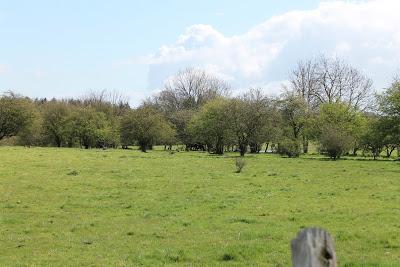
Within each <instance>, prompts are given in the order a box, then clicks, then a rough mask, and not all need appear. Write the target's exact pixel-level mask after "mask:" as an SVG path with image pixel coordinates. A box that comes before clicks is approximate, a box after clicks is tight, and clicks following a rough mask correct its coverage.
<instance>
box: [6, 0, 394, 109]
mask: <svg viewBox="0 0 400 267" xmlns="http://www.w3.org/2000/svg"><path fill="white" fill-rule="evenodd" d="M371 2H376V1H371ZM380 2H381V3H383V2H384V5H386V6H389V7H387V8H383V9H382V10H381V9H378V10H377V8H376V3H375V6H374V3H372V4H369V3H365V2H363V3H347V2H336V1H334V2H333V1H330V2H329V3H328V4H326V3H322V4H321V3H320V1H312V0H309V1H307V0H303V1H265V0H264V1H262V0H259V1H258V0H254V1H253V0H247V1H228V0H219V1H218V0H214V1H212V0H207V1H184V0H180V1H178V0H174V1H172V0H170V1H168V0H165V1H161V0H160V1H118V0H116V1H89V0H87V1H71V0H70V1H40V0H37V1H27V0H26V1H23V0H19V1H6V0H0V40H1V41H0V90H3V91H4V90H10V89H11V90H15V91H17V92H19V93H22V94H25V95H28V96H32V97H52V96H55V97H68V96H80V95H82V94H84V93H85V92H86V91H87V90H102V89H109V90H119V91H121V92H124V93H125V94H127V95H129V96H130V98H131V103H132V104H134V105H136V104H138V103H140V101H141V100H142V99H143V98H145V97H146V96H149V95H151V94H153V93H155V92H157V90H159V89H160V88H162V86H163V83H164V81H165V80H166V79H167V78H168V77H169V76H170V75H172V74H173V73H175V72H176V71H177V70H179V69H180V68H184V67H185V66H194V67H201V68H206V69H209V70H210V72H214V73H215V74H216V75H220V76H221V77H223V78H226V79H227V80H229V81H230V82H231V83H232V85H233V87H234V88H236V89H238V90H241V89H242V88H247V87H250V86H260V87H263V88H265V91H266V92H269V91H273V92H276V91H277V90H278V89H277V88H278V87H280V84H281V83H284V82H285V79H286V78H287V77H286V76H287V72H288V70H289V69H290V68H292V67H293V64H294V63H295V62H296V61H297V60H300V59H303V58H307V57H312V56H315V55H317V54H319V53H328V54H331V53H335V55H337V54H338V55H339V56H343V57H344V58H345V59H346V60H348V61H350V63H351V64H354V65H355V66H357V67H360V68H361V69H363V70H364V71H365V72H366V73H367V74H368V75H370V76H372V78H374V80H377V83H378V87H381V86H382V85H383V84H384V83H385V82H387V81H388V80H389V76H391V75H394V72H395V71H396V65H397V66H398V63H399V61H398V60H397V59H396V58H397V57H398V56H399V55H400V53H398V52H399V49H400V47H399V46H398V44H399V43H400V37H399V38H398V35H396V32H398V31H397V30H400V28H394V27H396V26H393V24H396V23H397V25H400V24H399V23H398V22H399V21H398V20H396V18H395V17H394V15H393V17H392V12H391V10H392V9H395V8H397V7H398V4H396V1H389V0H382V1H380ZM379 6H381V4H380V5H379ZM349 10H350V11H349ZM349 12H350V13H349ZM370 12H372V13H373V14H372V15H371V14H370ZM332 14H333V15H332ZM363 14H365V18H364V16H363ZM347 16H353V17H354V16H355V17H356V18H357V16H359V17H360V18H361V20H362V21H363V20H364V19H365V23H364V24H362V25H361V26H360V25H358V24H359V20H360V19H358V20H356V19H354V20H352V21H349V22H346V23H350V27H347V26H346V25H341V24H340V23H336V21H339V20H342V18H343V17H347ZM371 16H372V17H373V18H372V21H371V22H368V20H369V19H368V18H371ZM325 17H326V18H327V19H325ZM321 18H323V19H321ZM374 19H376V21H382V20H383V21H384V22H385V21H386V20H387V24H392V25H391V27H390V29H389V30H387V25H386V24H385V23H383V25H381V28H379V27H378V28H377V29H372V32H371V34H369V35H366V34H365V29H367V28H368V29H370V28H371V27H375V26H374V25H375V24H377V23H375V24H372V26H371V27H370V25H369V24H368V23H374V22H375V20H374ZM353 24H354V25H353ZM352 26H354V27H352ZM363 27H364V28H365V29H364V28H363ZM347 28H349V29H347ZM382 28H385V29H386V30H385V31H384V32H383V33H379V32H381V29H382ZM327 31H330V34H329V36H327V35H326V32H327ZM321 32H323V33H324V34H325V35H324V34H322V35H321ZM378 33H379V35H378V36H377V34H378ZM318 36H321V38H323V40H321V39H320V38H319V37H318ZM397 38H398V39H397ZM368 41H370V42H368ZM377 41H380V42H381V43H382V44H381V45H379V44H378V47H372V46H373V45H372V43H373V44H376V43H377ZM361 42H362V43H363V44H365V45H363V46H362V47H364V48H363V49H365V50H366V51H365V53H364V50H362V51H359V50H360V49H359V47H356V46H357V45H359V43H361ZM387 42H391V43H393V45H392V46H391V47H387V46H385V43H386V44H387ZM381 46H382V47H383V48H384V49H386V50H384V51H382V52H379V51H380V50H381V49H383V48H382V47H381ZM365 47H366V48H365ZM239 48H241V49H239ZM352 49H356V50H352ZM349 50H350V51H349ZM354 51H358V52H357V53H350V52H354ZM361 52H363V53H361ZM346 53H347V54H346ZM365 57H368V58H373V59H374V60H375V61H374V62H375V63H373V62H372V63H371V62H364V61H365V59H364V58H365ZM393 58H394V59H393ZM390 60H391V61H390ZM393 60H394V61H393ZM389 61H390V62H389ZM382 66H386V67H385V69H384V70H385V73H386V74H384V73H383V70H382V68H383V67H382ZM376 70H380V71H381V72H382V75H378V76H377V77H374V75H376V74H374V75H371V74H373V73H375V71H376Z"/></svg>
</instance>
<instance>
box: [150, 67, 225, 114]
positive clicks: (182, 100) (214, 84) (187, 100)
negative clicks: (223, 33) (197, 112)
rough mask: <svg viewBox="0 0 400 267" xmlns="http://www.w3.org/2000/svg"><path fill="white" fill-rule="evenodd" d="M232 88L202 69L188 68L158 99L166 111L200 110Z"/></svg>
mask: <svg viewBox="0 0 400 267" xmlns="http://www.w3.org/2000/svg"><path fill="white" fill-rule="evenodd" d="M229 91H230V86H229V85H228V84H227V83H226V82H225V81H223V80H221V79H218V78H217V77H215V76H213V75H211V74H209V73H207V72H206V71H204V70H201V69H195V68H187V69H185V70H183V71H180V72H178V73H177V74H176V75H175V76H173V77H172V78H171V79H170V80H169V81H168V82H167V83H166V85H165V89H164V90H163V91H162V92H161V93H160V94H159V95H158V97H157V98H156V101H157V104H158V105H159V106H160V107H161V108H162V109H163V110H164V111H168V112H171V111H177V110H185V109H198V108H200V107H201V106H202V105H204V104H205V103H207V102H208V101H210V100H212V99H215V98H217V97H221V96H222V97H224V96H227V95H228V94H229Z"/></svg>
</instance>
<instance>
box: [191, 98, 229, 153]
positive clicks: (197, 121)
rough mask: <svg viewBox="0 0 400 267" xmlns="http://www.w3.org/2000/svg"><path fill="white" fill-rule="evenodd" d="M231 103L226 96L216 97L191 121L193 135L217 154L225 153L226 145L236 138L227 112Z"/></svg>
mask: <svg viewBox="0 0 400 267" xmlns="http://www.w3.org/2000/svg"><path fill="white" fill-rule="evenodd" d="M230 103H231V102H230V101H229V100H227V99H224V98H217V99H214V100H212V101H210V102H208V103H207V104H205V105H204V106H203V107H202V108H201V110H200V111H199V112H198V113H197V114H195V115H194V116H193V118H192V120H191V122H190V126H189V127H190V132H191V133H192V134H193V136H195V138H196V139H197V140H198V142H200V143H203V144H206V145H207V146H208V150H209V151H211V150H214V151H215V153H216V154H223V153H224V146H225V145H226V144H228V143H229V142H230V140H232V139H233V138H234V137H233V132H232V122H231V120H230V117H229V116H230V115H229V114H228V112H227V111H228V110H229V105H230Z"/></svg>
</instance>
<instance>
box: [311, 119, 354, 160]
mask: <svg viewBox="0 0 400 267" xmlns="http://www.w3.org/2000/svg"><path fill="white" fill-rule="evenodd" d="M319 142H320V145H321V147H320V150H321V151H322V152H323V153H326V154H327V155H328V156H329V157H330V158H331V159H338V158H340V156H342V155H344V154H346V153H348V152H349V150H350V149H351V147H352V144H353V142H354V138H353V137H352V136H351V135H349V134H348V133H346V132H344V131H342V130H340V129H338V128H337V127H334V126H333V125H331V124H329V125H325V126H324V128H323V131H322V133H321V134H320V136H319Z"/></svg>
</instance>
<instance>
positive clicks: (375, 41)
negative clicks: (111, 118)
mask: <svg viewBox="0 0 400 267" xmlns="http://www.w3.org/2000/svg"><path fill="white" fill-rule="evenodd" d="M398 10H400V1H397V0H379V1H378V0H375V1H363V2H359V1H358V2H349V1H333V2H332V1H331V2H323V3H321V4H320V5H319V6H318V8H316V9H313V10H307V11H291V12H288V13H285V14H282V15H280V16H275V17H272V18H270V19H268V20H266V21H265V22H263V23H261V24H259V25H256V26H255V27H253V28H251V29H250V30H249V31H248V32H246V33H245V34H242V35H235V36H225V35H223V34H222V33H221V32H219V31H217V30H216V29H214V28H213V27H212V26H210V25H202V24H199V25H193V26H191V27H189V28H188V29H187V30H186V31H185V32H184V33H183V34H182V35H180V36H179V38H178V39H177V41H176V42H175V43H174V44H171V45H165V46H162V47H161V48H160V49H159V50H158V52H157V53H155V54H153V55H150V56H149V57H148V58H147V59H146V63H147V64H148V65H149V87H150V88H159V87H161V86H162V84H163V81H164V80H165V79H166V78H167V77H168V76H170V75H171V74H173V73H175V72H177V71H178V70H179V69H182V68H185V67H188V66H193V67H201V68H205V69H208V70H209V71H211V72H213V73H216V74H218V75H219V76H221V77H224V78H226V79H227V80H229V81H230V82H231V83H232V84H233V86H234V87H236V88H245V87H250V86H257V85H259V84H274V85H276V84H277V83H279V82H280V81H284V80H286V79H287V74H288V71H289V70H290V69H291V68H292V67H293V66H295V64H296V62H297V61H298V60H301V59H307V58H312V57H314V56H317V55H319V54H321V53H326V54H328V55H338V56H341V57H344V58H345V59H346V60H348V61H349V62H350V63H351V64H353V65H354V66H356V67H358V68H360V69H362V70H363V71H365V72H366V74H367V75H369V76H371V77H372V78H373V79H374V80H375V85H376V87H378V88H380V87H382V86H384V85H385V84H386V83H388V82H390V79H391V77H392V76H393V74H394V72H395V71H396V70H398V67H397V66H399V65H400V16H399V15H398ZM267 88H268V87H267ZM274 88H275V87H274ZM271 91H275V89H274V90H272V89H271Z"/></svg>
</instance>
